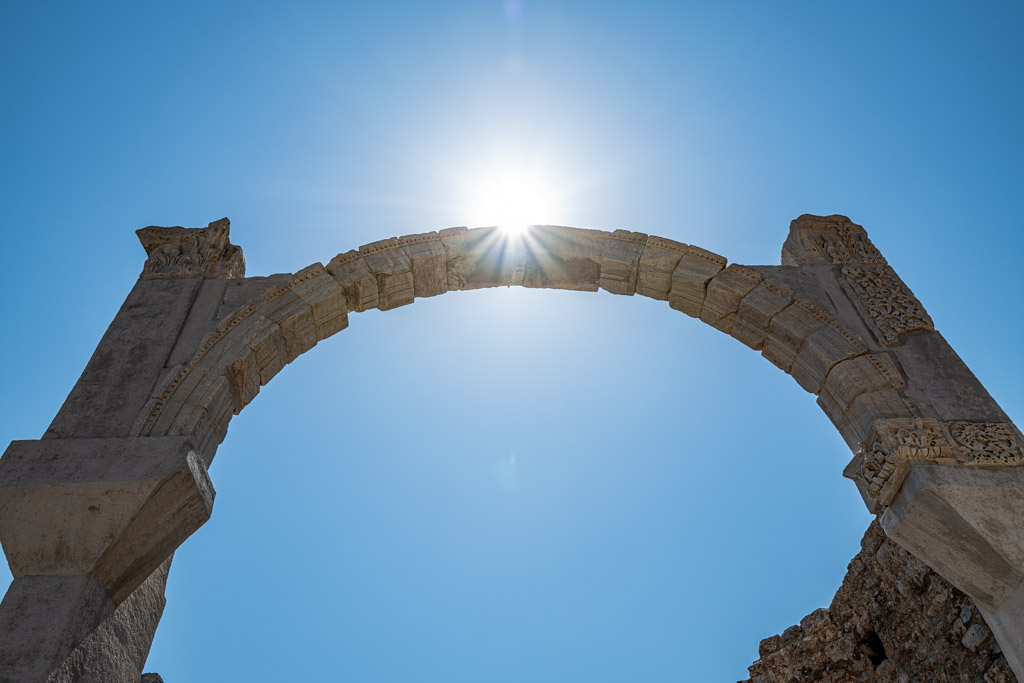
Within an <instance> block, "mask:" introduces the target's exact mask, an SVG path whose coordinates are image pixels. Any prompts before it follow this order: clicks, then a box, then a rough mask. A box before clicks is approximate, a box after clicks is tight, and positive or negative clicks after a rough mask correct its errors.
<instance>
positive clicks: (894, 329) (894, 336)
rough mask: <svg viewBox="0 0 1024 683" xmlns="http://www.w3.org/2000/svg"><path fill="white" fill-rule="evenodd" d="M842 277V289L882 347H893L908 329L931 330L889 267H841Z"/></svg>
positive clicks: (925, 315)
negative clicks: (883, 345)
mask: <svg viewBox="0 0 1024 683" xmlns="http://www.w3.org/2000/svg"><path fill="white" fill-rule="evenodd" d="M842 274H843V278H842V280H841V282H842V285H843V288H844V289H845V290H846V291H847V293H848V294H849V295H850V298H851V299H852V300H853V303H854V305H855V306H856V307H857V310H858V311H859V312H860V314H861V316H862V317H863V318H864V322H865V323H867V325H868V327H869V328H871V331H872V332H873V333H874V335H875V337H877V338H878V341H880V342H881V343H882V344H885V345H887V346H888V345H891V344H895V343H896V342H897V341H898V339H899V336H900V335H901V334H903V333H905V332H910V331H911V330H934V329H935V325H934V324H933V323H932V319H931V317H930V316H929V315H928V313H927V312H926V311H925V310H924V306H922V305H921V302H920V301H918V300H917V297H916V296H914V293H913V292H911V291H910V288H909V287H907V286H906V285H905V284H904V283H903V280H901V279H900V278H899V276H897V275H896V273H895V271H893V269H892V268H890V267H889V266H886V265H869V266H844V267H843V269H842Z"/></svg>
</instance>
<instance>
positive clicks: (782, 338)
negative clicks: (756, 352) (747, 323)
mask: <svg viewBox="0 0 1024 683" xmlns="http://www.w3.org/2000/svg"><path fill="white" fill-rule="evenodd" d="M802 301H803V300H802V299H796V300H795V301H794V302H793V304H792V305H790V306H787V307H786V308H783V309H782V310H781V311H779V312H778V313H777V314H775V315H774V316H773V317H772V320H771V322H770V323H769V324H768V334H766V335H765V338H764V347H763V348H762V349H761V355H762V356H764V357H765V358H767V359H768V360H769V361H771V362H772V363H773V364H774V365H775V366H777V367H779V368H781V369H782V370H783V371H784V372H787V373H788V372H789V371H790V369H791V368H792V367H793V362H794V361H795V360H796V354H797V353H798V352H799V351H800V347H801V346H802V345H803V343H804V339H805V338H806V337H807V335H808V334H810V333H811V332H813V331H814V330H816V329H818V328H819V327H821V326H822V325H823V324H824V323H823V322H822V321H821V319H819V318H817V317H815V316H814V315H813V314H811V313H810V312H808V310H807V307H806V306H803V305H801V302H802Z"/></svg>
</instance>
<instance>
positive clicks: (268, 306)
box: [253, 289, 347, 365]
mask: <svg viewBox="0 0 1024 683" xmlns="http://www.w3.org/2000/svg"><path fill="white" fill-rule="evenodd" d="M271 294H272V296H268V297H264V300H263V301H262V302H261V303H260V306H259V310H260V312H261V314H262V315H264V316H266V319H267V321H268V324H267V329H269V328H270V327H271V326H273V325H276V326H277V327H278V328H279V329H280V331H281V337H282V338H283V339H284V343H285V349H286V350H287V354H286V356H285V364H286V365H287V364H288V363H291V362H292V361H293V360H295V359H296V358H298V357H299V356H300V355H302V354H303V353H305V352H306V351H308V350H310V349H311V348H313V347H314V346H316V344H317V341H319V340H318V338H317V326H316V322H315V320H314V318H313V309H312V307H311V306H310V305H309V303H307V302H306V301H304V300H303V299H302V297H300V296H299V295H298V294H296V293H295V292H293V291H292V290H291V289H284V290H278V291H277V292H272V293H271ZM346 300H347V299H346ZM346 320H347V318H346ZM256 338H257V336H256V335H254V336H253V339H256Z"/></svg>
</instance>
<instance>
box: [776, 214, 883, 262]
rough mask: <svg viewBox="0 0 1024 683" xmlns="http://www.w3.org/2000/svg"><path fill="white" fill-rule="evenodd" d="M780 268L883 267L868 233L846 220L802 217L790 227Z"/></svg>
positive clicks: (806, 215)
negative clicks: (851, 265) (879, 265)
mask: <svg viewBox="0 0 1024 683" xmlns="http://www.w3.org/2000/svg"><path fill="white" fill-rule="evenodd" d="M789 230H790V232H789V238H788V239H787V240H786V243H785V244H784V245H783V247H782V264H783V265H808V266H821V265H846V264H873V263H878V264H884V263H885V259H884V258H883V257H882V254H881V253H880V252H879V251H878V249H876V248H875V245H874V244H872V243H871V240H869V239H868V233H867V231H865V230H864V228H862V227H861V226H859V225H857V224H856V223H854V222H853V221H851V220H850V219H849V218H847V217H846V216H839V215H834V216H812V215H810V214H804V215H802V216H800V217H799V218H797V219H796V220H795V221H793V222H792V223H791V224H790V226H789Z"/></svg>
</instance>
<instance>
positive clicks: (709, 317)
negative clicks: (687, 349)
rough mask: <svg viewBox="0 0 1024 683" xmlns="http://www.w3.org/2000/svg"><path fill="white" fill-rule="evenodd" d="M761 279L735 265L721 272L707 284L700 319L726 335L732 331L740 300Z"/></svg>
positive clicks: (744, 268)
mask: <svg viewBox="0 0 1024 683" xmlns="http://www.w3.org/2000/svg"><path fill="white" fill-rule="evenodd" d="M762 279H763V278H762V276H761V274H760V273H758V272H757V271H756V270H753V269H751V268H747V267H746V266H740V265H737V264H735V263H734V264H732V265H731V266H729V267H728V268H726V269H725V270H723V271H721V272H720V273H718V274H717V275H715V277H713V278H712V279H711V281H710V282H709V283H708V289H707V296H705V298H704V305H703V306H702V307H701V309H700V319H701V320H703V321H704V322H706V323H707V324H709V325H711V326H712V327H714V328H716V329H719V330H721V331H722V332H725V333H726V334H728V333H729V332H730V331H731V330H732V325H733V321H734V320H735V318H736V311H737V310H738V309H739V307H740V300H741V299H742V298H743V297H745V296H746V295H747V294H749V293H750V291H751V290H753V289H754V287H756V286H757V285H758V284H760V282H761V280H762Z"/></svg>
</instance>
